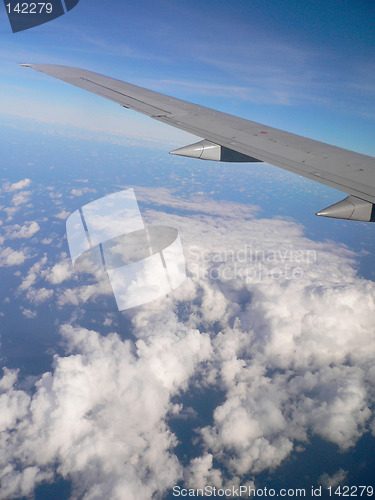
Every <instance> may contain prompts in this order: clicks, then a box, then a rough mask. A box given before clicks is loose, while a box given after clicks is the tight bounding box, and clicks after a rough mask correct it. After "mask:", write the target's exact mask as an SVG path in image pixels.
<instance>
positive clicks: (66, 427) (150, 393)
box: [0, 325, 210, 500]
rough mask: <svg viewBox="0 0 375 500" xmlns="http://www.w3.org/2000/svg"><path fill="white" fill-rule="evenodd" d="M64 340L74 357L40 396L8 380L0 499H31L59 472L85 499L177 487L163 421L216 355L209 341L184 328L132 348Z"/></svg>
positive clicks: (102, 340)
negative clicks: (198, 370)
mask: <svg viewBox="0 0 375 500" xmlns="http://www.w3.org/2000/svg"><path fill="white" fill-rule="evenodd" d="M61 331H62V334H63V336H64V338H65V340H66V342H67V345H68V349H69V350H71V351H73V352H75V353H76V354H71V355H70V356H67V357H64V358H60V357H56V358H55V368H54V371H53V373H45V374H44V375H43V376H42V378H40V379H39V381H38V382H37V383H36V391H35V393H34V394H33V396H32V397H30V396H28V395H27V394H26V393H25V392H23V391H19V390H17V389H16V388H15V382H16V381H15V373H14V372H13V373H12V372H7V373H6V374H5V376H4V378H3V380H2V381H1V384H2V386H3V387H4V390H5V392H4V395H3V396H4V408H6V411H5V412H4V413H2V417H1V418H2V420H1V422H2V430H3V433H2V434H0V436H1V441H0V442H1V446H2V455H1V457H0V460H1V462H2V470H3V472H2V476H3V477H2V479H3V482H4V484H5V485H6V488H5V489H4V490H2V492H1V493H0V498H10V497H12V496H13V497H14V496H17V495H21V494H23V495H25V496H29V495H31V493H32V491H33V488H34V487H35V485H36V484H37V483H38V482H40V481H41V480H43V479H46V477H47V478H48V477H49V476H50V475H51V470H52V469H53V466H54V464H55V463H57V464H58V466H57V472H58V473H59V474H61V475H62V476H63V477H66V478H70V479H72V480H73V486H74V496H77V497H80V496H82V495H83V494H86V497H87V498H98V497H100V498H114V499H115V498H118V499H123V498H128V499H135V498H137V499H145V500H146V499H149V498H151V497H152V496H153V495H155V494H156V493H158V492H159V493H160V492H163V491H165V490H166V489H168V488H170V487H171V486H172V485H173V484H175V483H176V482H177V481H178V480H179V479H180V478H181V477H182V468H181V465H180V464H179V463H178V460H177V459H176V457H175V456H174V454H173V452H172V451H173V448H174V446H175V445H176V444H177V441H176V438H175V436H174V435H173V434H172V433H171V431H170V430H169V429H168V426H167V425H166V422H165V419H166V417H167V415H168V413H169V412H170V411H173V405H172V404H171V397H172V396H173V395H174V394H176V393H177V392H178V391H179V390H180V389H181V387H187V384H188V380H189V377H190V376H191V375H192V374H193V373H194V371H195V370H196V367H197V365H198V364H199V363H200V362H202V361H203V360H204V359H205V358H207V357H208V356H209V355H210V341H209V338H208V335H206V334H203V335H202V334H200V333H199V332H198V331H196V330H188V329H186V328H184V327H182V326H181V327H180V328H179V330H178V331H176V332H173V333H172V332H169V333H167V332H163V331H160V332H159V335H154V336H152V337H151V338H148V339H147V340H146V339H143V340H142V341H139V342H137V344H136V346H134V345H133V344H132V343H131V342H130V341H122V340H121V339H120V338H119V337H118V336H117V335H116V334H110V335H108V336H107V337H101V336H100V335H99V334H98V333H96V332H93V331H87V330H85V329H82V328H73V327H72V326H69V325H65V326H63V327H62V329H61ZM165 363H167V366H163V365H165ZM19 461H21V462H22V464H23V468H22V469H20V468H19V467H18V465H17V464H18V463H19ZM30 468H32V469H31V470H30ZM30 476H31V479H30Z"/></svg>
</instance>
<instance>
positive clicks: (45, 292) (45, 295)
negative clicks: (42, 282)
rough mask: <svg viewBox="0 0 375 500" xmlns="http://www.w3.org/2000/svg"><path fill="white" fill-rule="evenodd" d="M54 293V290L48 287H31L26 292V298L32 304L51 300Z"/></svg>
mask: <svg viewBox="0 0 375 500" xmlns="http://www.w3.org/2000/svg"><path fill="white" fill-rule="evenodd" d="M52 295H53V290H51V289H48V288H44V287H42V288H38V289H35V288H29V289H28V290H27V292H26V298H27V300H28V301H29V302H31V303H32V304H42V303H43V302H46V301H47V300H49V299H50V298H51V297H52Z"/></svg>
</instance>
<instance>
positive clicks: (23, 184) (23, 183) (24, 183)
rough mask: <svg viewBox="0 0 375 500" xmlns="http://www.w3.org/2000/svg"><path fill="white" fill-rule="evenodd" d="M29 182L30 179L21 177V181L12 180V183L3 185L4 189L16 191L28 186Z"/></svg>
mask: <svg viewBox="0 0 375 500" xmlns="http://www.w3.org/2000/svg"><path fill="white" fill-rule="evenodd" d="M30 184H31V179H27V178H26V179H22V180H21V181H18V182H14V183H13V184H10V185H9V184H7V185H5V186H4V189H5V191H9V192H11V191H18V190H19V189H24V188H27V187H29V186H30Z"/></svg>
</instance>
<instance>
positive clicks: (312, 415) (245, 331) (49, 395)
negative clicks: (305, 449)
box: [0, 194, 375, 499]
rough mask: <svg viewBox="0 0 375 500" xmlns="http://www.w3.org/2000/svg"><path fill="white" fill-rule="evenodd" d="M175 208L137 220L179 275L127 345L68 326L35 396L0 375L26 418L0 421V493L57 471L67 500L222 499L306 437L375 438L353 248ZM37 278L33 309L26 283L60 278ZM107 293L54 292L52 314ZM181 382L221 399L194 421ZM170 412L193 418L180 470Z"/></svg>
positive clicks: (369, 298) (274, 223)
mask: <svg viewBox="0 0 375 500" xmlns="http://www.w3.org/2000/svg"><path fill="white" fill-rule="evenodd" d="M169 203H170V205H171V206H174V204H175V205H176V207H178V209H179V210H178V213H179V214H180V215H176V214H166V213H162V212H160V211H159V212H158V211H151V210H149V211H148V212H146V214H145V219H146V222H147V223H149V224H161V225H167V226H172V227H176V228H178V229H179V232H180V236H181V238H182V240H183V246H184V251H185V257H186V263H187V271H188V276H189V277H188V279H187V280H186V281H185V282H184V283H183V285H182V286H181V287H180V288H179V289H177V290H176V291H175V293H174V294H173V295H171V296H169V297H165V298H162V299H159V300H157V301H154V302H152V303H150V304H147V305H144V306H142V307H139V308H136V309H134V310H132V311H129V312H128V313H127V317H128V318H129V319H130V321H131V325H132V335H133V337H132V338H134V339H135V341H130V340H121V338H120V336H119V335H116V334H114V333H112V334H110V335H108V336H107V337H102V336H100V335H99V334H98V333H97V332H93V331H87V330H85V329H83V328H81V327H79V326H78V325H76V326H71V325H65V326H64V327H63V328H62V330H61V331H62V334H63V336H64V338H65V340H66V343H67V349H68V350H67V354H66V356H64V357H56V358H55V364H54V369H53V371H52V372H51V373H46V374H44V375H43V377H41V378H40V380H39V381H38V382H37V384H36V387H35V392H34V393H33V395H32V396H30V395H28V394H26V393H24V392H23V391H19V390H17V385H16V381H15V376H14V375H12V377H13V378H11V376H10V375H8V376H7V379H6V380H5V382H4V387H5V389H4V391H5V392H4V394H5V395H6V397H7V398H13V399H12V401H18V400H17V399H14V398H19V401H20V403H19V405H20V408H19V411H20V412H24V414H25V416H23V417H22V418H21V419H19V417H17V415H16V410H13V412H12V411H10V410H9V412H8V413H4V415H8V416H7V417H6V418H5V417H4V419H5V420H4V422H5V424H4V425H5V427H4V431H3V435H2V437H1V440H2V441H1V443H0V444H1V445H2V449H4V450H5V451H4V454H3V455H2V457H3V458H2V459H3V460H4V463H3V472H2V474H3V477H4V480H5V483H6V484H7V485H8V486H7V487H8V490H6V491H7V494H8V496H12V495H13V496H16V495H20V494H21V485H24V486H22V487H23V488H24V489H23V490H22V494H23V495H25V496H27V495H30V494H31V492H32V488H33V486H32V485H33V484H34V486H35V484H37V483H38V482H39V481H40V480H41V478H42V477H43V475H45V477H51V476H48V475H51V474H52V472H51V471H52V470H53V468H54V466H55V464H57V472H58V473H59V474H61V475H63V476H64V477H67V478H70V479H71V480H72V481H73V487H74V488H75V490H74V495H76V496H77V497H79V496H82V495H83V494H85V493H86V495H87V498H95V497H107V498H129V499H132V498H151V497H152V496H153V495H154V496H156V495H157V494H160V493H162V492H164V491H165V490H166V489H168V488H170V487H171V486H173V485H174V484H175V483H176V482H177V481H179V480H184V481H185V484H186V485H188V486H189V487H199V486H203V485H204V483H206V482H210V483H212V484H214V485H215V486H217V487H221V486H224V485H227V484H235V483H236V481H237V482H238V481H239V480H240V478H241V477H246V478H249V477H252V476H253V475H256V474H257V473H258V472H261V471H264V470H267V469H274V468H276V467H277V466H278V465H279V464H280V463H281V462H282V461H283V460H284V459H285V458H286V457H288V456H289V455H290V454H291V453H293V450H297V449H298V448H299V447H300V446H301V445H304V446H306V445H307V444H308V442H309V439H310V437H311V436H312V435H318V436H320V437H322V438H323V439H325V440H328V441H330V442H332V443H335V444H336V445H337V446H338V447H339V448H340V449H341V450H343V451H345V450H346V449H348V448H349V447H351V446H353V445H355V443H356V441H357V440H358V439H359V438H360V437H361V436H362V435H363V434H364V433H365V432H367V431H368V429H369V428H370V427H371V426H372V428H373V429H374V428H375V425H374V420H371V419H373V415H372V414H371V413H372V412H371V408H372V404H373V400H374V398H375V389H374V388H375V370H374V368H373V359H374V355H375V338H374V336H373V325H374V320H375V302H374V297H375V293H374V292H375V284H374V283H373V282H370V281H367V280H364V279H362V278H360V277H359V276H358V275H357V273H356V270H355V261H354V258H353V255H352V254H351V253H350V251H348V250H347V249H345V248H342V247H339V246H335V245H334V244H333V243H321V242H314V241H312V240H309V239H307V238H306V237H304V235H303V228H302V227H300V226H298V225H297V224H295V223H293V222H292V221H282V220H276V219H274V220H258V219H255V218H254V217H248V216H247V215H245V208H244V207H243V206H240V205H235V204H231V205H230V208H231V212H230V213H231V216H228V210H227V211H226V210H225V208H226V205H225V203H222V204H221V210H222V213H225V212H226V216H225V217H223V216H221V215H218V211H219V207H218V206H217V205H215V206H212V204H211V202H210V203H207V205H204V206H203V207H202V210H201V213H198V207H197V205H196V201H194V202H193V204H192V207H190V208H191V209H189V203H188V200H185V201H184V205H183V206H182V205H181V202H180V201H179V200H175V199H174V198H173V196H172V195H170V194H169ZM200 203H203V202H202V201H201V202H200ZM185 209H186V211H187V213H186V215H184V213H183V210H185ZM211 209H212V212H213V213H214V215H213V214H211V213H210V210H211ZM194 212H196V214H195V215H194ZM192 213H193V215H192ZM34 266H35V267H34ZM34 266H32V268H31V269H30V270H29V273H28V275H27V276H26V278H25V281H24V284H22V285H21V287H20V288H22V290H24V291H26V290H27V291H28V293H29V292H30V289H31V290H33V292H32V296H30V300H34V301H36V300H37V299H36V296H35V297H34V295H33V294H35V293H36V292H35V290H34V288H33V285H35V283H37V281H38V280H47V281H49V282H51V280H52V282H53V280H57V281H59V279H60V278H61V277H63V276H66V273H68V264H67V261H66V256H63V258H62V262H61V263H58V264H55V266H54V267H52V269H49V268H48V267H47V264H46V261H45V260H42V261H40V262H39V263H36V264H34ZM52 276H54V278H52ZM106 283H107V285H108V281H107V282H106V281H102V282H100V283H99V284H97V285H93V284H90V285H89V286H87V287H82V286H81V285H79V286H77V287H75V288H66V289H64V288H63V287H62V286H61V288H60V287H59V289H58V291H57V293H56V294H57V301H58V305H59V306H60V307H64V306H65V305H72V304H76V305H77V306H79V305H80V306H82V304H84V303H85V302H86V301H87V300H89V299H90V298H95V297H98V296H99V295H103V294H109V293H111V290H110V288H108V287H107V285H106ZM71 286H72V285H71V284H69V287H71ZM39 291H40V293H41V294H42V295H43V294H45V293H47V294H48V293H51V292H52V290H50V291H49V290H47V289H45V288H43V287H39ZM105 324H106V325H107V326H110V325H111V321H107V319H105ZM118 333H123V332H121V331H119V332H118ZM191 384H192V385H191ZM191 386H193V387H194V389H195V390H200V391H204V392H205V393H206V394H207V398H210V391H211V390H215V391H216V390H217V389H218V388H219V389H220V390H221V392H222V393H223V395H224V396H223V401H222V402H221V403H220V404H218V405H217V406H216V408H215V409H214V411H213V415H212V420H211V421H210V422H207V421H206V422H205V423H204V424H203V425H202V424H201V423H200V422H201V420H200V418H198V417H199V411H200V408H199V407H194V409H193V410H191V411H190V412H189V411H188V410H187V409H184V408H183V404H182V403H181V402H180V401H179V400H178V399H177V400H176V398H177V397H178V396H179V395H180V394H181V393H182V392H183V391H189V389H190V388H191ZM16 393H17V394H16ZM18 393H20V394H18ZM9 401H11V399H9ZM176 401H177V403H176ZM182 401H183V399H182ZM189 405H191V401H189ZM7 408H8V406H7ZM9 408H14V405H13V406H12V404H11V403H9ZM17 411H18V410H17ZM178 412H181V413H182V415H183V416H184V418H189V415H192V418H194V421H195V422H197V423H196V425H197V429H196V436H197V437H196V441H197V443H198V444H199V445H200V449H201V453H200V455H198V456H195V457H194V458H193V459H192V460H191V462H190V464H188V465H187V466H185V467H184V468H183V467H182V465H181V464H180V463H179V462H178V460H177V458H176V456H175V455H174V447H175V446H176V444H177V441H176V437H175V436H174V435H173V434H172V432H171V431H170V429H169V427H168V422H169V419H172V418H176V413H177V414H178ZM199 425H200V427H199ZM20 463H21V464H22V467H21V468H20V467H19V466H18V465H19V464H20ZM16 464H18V465H16ZM26 471H28V472H27V474H28V476H27V477H26V475H25V474H26ZM146 471H147V472H146ZM30 478H31V479H30ZM323 480H324V478H323V479H322V481H323ZM254 481H255V483H256V477H255V478H254ZM251 484H253V483H251ZM25 485H26V486H25ZM12 488H13V489H12ZM27 488H28V490H27ZM26 490H27V492H26V493H25V491H26Z"/></svg>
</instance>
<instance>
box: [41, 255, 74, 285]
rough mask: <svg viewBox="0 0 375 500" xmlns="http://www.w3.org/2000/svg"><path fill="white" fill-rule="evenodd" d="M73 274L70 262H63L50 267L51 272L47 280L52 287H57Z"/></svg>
mask: <svg viewBox="0 0 375 500" xmlns="http://www.w3.org/2000/svg"><path fill="white" fill-rule="evenodd" d="M73 272H74V269H73V265H72V263H71V261H69V260H65V261H63V262H58V263H57V264H55V265H54V266H53V267H52V269H51V272H50V273H49V274H48V275H47V280H48V281H49V282H50V283H52V284H53V285H57V284H60V283H62V282H63V281H65V280H67V279H69V278H71V276H72V274H73Z"/></svg>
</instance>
